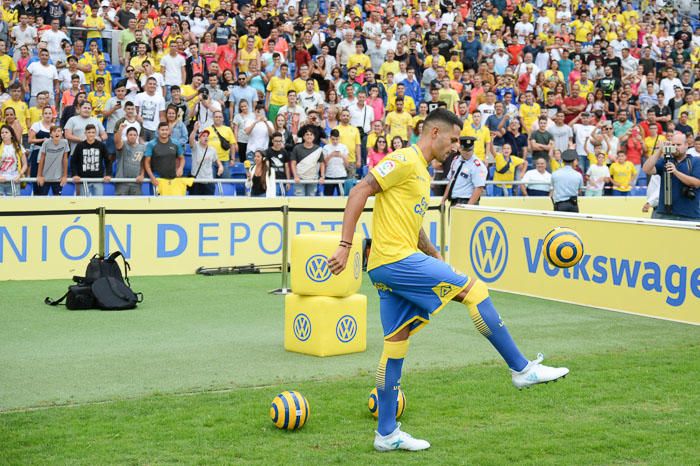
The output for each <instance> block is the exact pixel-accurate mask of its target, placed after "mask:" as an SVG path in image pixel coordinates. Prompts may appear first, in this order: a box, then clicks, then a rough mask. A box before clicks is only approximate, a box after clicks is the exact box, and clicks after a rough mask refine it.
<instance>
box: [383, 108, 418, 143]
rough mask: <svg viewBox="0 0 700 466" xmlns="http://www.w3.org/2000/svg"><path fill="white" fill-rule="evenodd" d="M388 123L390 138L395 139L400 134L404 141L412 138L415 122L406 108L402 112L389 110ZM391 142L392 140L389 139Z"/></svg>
mask: <svg viewBox="0 0 700 466" xmlns="http://www.w3.org/2000/svg"><path fill="white" fill-rule="evenodd" d="M385 123H386V125H387V126H389V139H390V140H391V139H394V137H396V136H398V137H400V138H401V139H403V140H404V141H408V139H410V134H409V133H410V131H411V124H412V123H413V117H412V116H411V114H410V113H408V112H407V111H406V110H404V111H402V112H401V113H398V112H389V114H388V115H387V116H386V121H385ZM389 144H391V141H389Z"/></svg>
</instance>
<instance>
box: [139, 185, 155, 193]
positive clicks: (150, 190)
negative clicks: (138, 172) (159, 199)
mask: <svg viewBox="0 0 700 466" xmlns="http://www.w3.org/2000/svg"><path fill="white" fill-rule="evenodd" d="M141 194H143V195H144V196H153V195H154V191H153V185H152V184H151V183H146V182H143V183H141Z"/></svg>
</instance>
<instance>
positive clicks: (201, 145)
mask: <svg viewBox="0 0 700 466" xmlns="http://www.w3.org/2000/svg"><path fill="white" fill-rule="evenodd" d="M197 133H199V137H198V138H197V137H196V136H197ZM210 134H211V132H210V130H209V129H204V130H202V131H201V132H200V131H199V122H196V123H195V124H194V127H193V129H192V132H191V133H190V137H189V141H190V147H191V148H192V177H193V178H194V184H193V185H192V189H191V191H190V194H192V195H194V196H212V195H214V184H213V183H203V182H202V181H211V180H213V179H214V169H213V167H214V166H216V176H217V177H222V175H223V174H224V165H223V164H222V163H221V160H220V159H219V156H218V155H217V150H216V148H214V147H212V145H211V144H210V142H209V136H210ZM195 139H196V140H195Z"/></svg>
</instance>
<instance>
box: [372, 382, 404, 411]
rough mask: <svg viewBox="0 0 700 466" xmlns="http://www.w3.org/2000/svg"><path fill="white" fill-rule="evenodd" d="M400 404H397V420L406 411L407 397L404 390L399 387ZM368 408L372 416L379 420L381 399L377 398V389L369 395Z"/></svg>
mask: <svg viewBox="0 0 700 466" xmlns="http://www.w3.org/2000/svg"><path fill="white" fill-rule="evenodd" d="M397 398H398V403H397V404H396V419H398V418H400V417H401V415H402V414H403V412H404V410H405V409H406V395H404V393H403V390H401V388H400V387H399V391H398V394H397ZM367 407H368V408H369V412H370V413H372V416H374V417H375V418H377V417H378V416H379V398H377V387H375V388H373V389H372V391H371V392H370V394H369V401H368V402H367Z"/></svg>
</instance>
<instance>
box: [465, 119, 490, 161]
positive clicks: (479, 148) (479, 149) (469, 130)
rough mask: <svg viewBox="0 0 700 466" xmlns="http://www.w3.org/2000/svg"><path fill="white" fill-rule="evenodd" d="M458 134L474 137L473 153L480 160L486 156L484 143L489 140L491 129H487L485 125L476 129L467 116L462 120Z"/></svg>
mask: <svg viewBox="0 0 700 466" xmlns="http://www.w3.org/2000/svg"><path fill="white" fill-rule="evenodd" d="M459 135H460V136H471V137H473V138H476V141H474V155H475V156H476V157H478V158H479V159H480V160H484V158H485V157H486V144H487V143H489V142H491V131H489V129H488V128H487V127H486V125H482V126H481V128H479V129H476V128H474V126H473V125H472V122H471V118H468V119H467V120H465V121H464V126H463V127H462V132H461V133H459Z"/></svg>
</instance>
